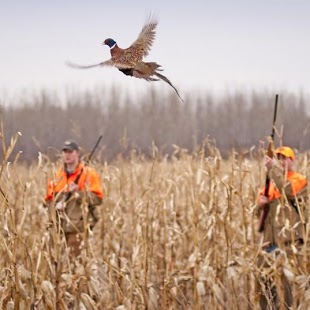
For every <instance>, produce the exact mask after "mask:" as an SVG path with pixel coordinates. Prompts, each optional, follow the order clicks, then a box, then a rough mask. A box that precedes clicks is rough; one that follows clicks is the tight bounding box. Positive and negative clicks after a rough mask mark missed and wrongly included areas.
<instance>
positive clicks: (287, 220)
mask: <svg viewBox="0 0 310 310" xmlns="http://www.w3.org/2000/svg"><path fill="white" fill-rule="evenodd" d="M274 154H275V155H276V157H275V158H271V157H269V156H267V155H266V156H265V166H266V168H267V173H268V175H269V178H270V183H269V188H268V195H267V196H266V195H265V193H266V191H265V188H263V189H262V190H261V191H260V193H259V195H258V203H257V204H258V206H259V207H260V208H261V209H262V211H263V210H265V212H266V214H267V215H266V218H265V221H264V229H263V242H264V249H265V251H266V252H268V253H271V252H273V251H274V250H275V249H277V248H281V249H282V250H285V251H286V252H287V253H289V252H290V251H292V246H294V248H295V249H298V248H301V247H302V246H303V245H304V243H305V241H306V240H307V239H308V238H306V235H305V234H306V229H305V228H306V225H305V220H306V219H307V216H306V213H307V212H308V210H306V207H307V203H306V201H307V197H308V196H307V179H306V177H305V176H303V175H302V174H300V173H298V172H295V171H294V160H295V154H294V151H293V150H292V149H291V148H290V147H288V146H281V147H279V148H277V149H276V150H275V152H274ZM267 208H268V209H267ZM263 261H264V260H263ZM259 264H261V266H263V265H264V264H265V263H263V262H261V263H259ZM282 281H283V285H282V290H284V294H282V296H283V297H284V300H282V301H281V302H280V301H279V300H277V301H274V302H275V303H279V302H280V303H282V305H283V304H286V305H287V306H288V307H290V306H291V305H292V292H291V288H290V285H289V283H288V281H287V279H286V278H285V276H283V277H282ZM274 289H275V288H274ZM282 293H283V292H282ZM265 294H266V292H261V293H260V305H261V308H262V309H267V306H268V301H267V298H266V295H265ZM271 295H273V296H274V297H273V298H280V297H279V296H281V294H276V293H275V292H272V293H271Z"/></svg>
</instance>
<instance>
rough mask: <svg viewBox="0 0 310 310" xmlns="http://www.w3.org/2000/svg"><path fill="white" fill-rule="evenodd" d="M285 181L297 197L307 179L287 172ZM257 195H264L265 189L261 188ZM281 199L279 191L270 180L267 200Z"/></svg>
mask: <svg viewBox="0 0 310 310" xmlns="http://www.w3.org/2000/svg"><path fill="white" fill-rule="evenodd" d="M287 180H288V181H289V182H290V184H291V188H292V194H293V195H297V194H298V193H299V192H300V191H301V190H302V189H303V188H304V187H305V186H306V185H307V179H306V178H305V177H304V176H303V175H302V174H300V173H297V172H294V171H288V173H287ZM259 195H265V188H262V189H261V190H260V192H259ZM280 197H281V192H280V190H279V189H278V188H277V187H276V185H275V184H274V182H273V181H272V180H271V181H270V184H269V190H268V198H269V200H270V201H271V200H274V199H277V198H280Z"/></svg>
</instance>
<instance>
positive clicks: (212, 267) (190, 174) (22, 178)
mask: <svg viewBox="0 0 310 310" xmlns="http://www.w3.org/2000/svg"><path fill="white" fill-rule="evenodd" d="M18 139H19V134H18V133H17V134H15V135H14V136H13V137H12V138H11V140H10V141H9V143H6V142H5V141H4V139H2V150H3V154H4V155H3V157H4V158H3V162H2V165H1V170H0V178H1V179H0V180H1V183H0V184H1V198H0V214H1V216H0V221H1V235H0V238H1V240H0V267H1V268H0V305H1V307H2V309H118V310H123V309H259V305H258V298H257V297H258V296H257V294H256V292H255V283H256V282H257V280H258V279H259V276H260V270H258V268H257V263H256V261H257V258H258V256H259V255H263V254H262V253H261V250H260V246H261V236H260V235H259V234H258V233H257V226H258V217H257V208H256V204H255V202H256V197H257V191H258V188H259V187H260V186H261V185H262V184H264V178H265V171H264V165H263V163H262V158H263V154H264V150H263V149H260V150H258V154H259V156H254V155H253V153H252V150H251V149H249V150H245V151H244V152H243V153H237V152H235V151H233V150H232V151H231V153H230V156H229V158H228V159H225V160H224V159H223V158H222V156H221V154H220V151H219V150H218V149H217V148H216V146H215V145H214V143H213V142H212V141H210V140H205V141H204V143H203V145H202V146H201V147H197V148H196V150H195V151H194V152H192V153H189V152H188V151H186V150H185V149H181V148H178V147H176V146H175V150H174V153H173V155H172V156H163V155H161V154H160V153H159V152H158V150H157V148H156V146H155V145H153V146H152V156H151V157H145V156H144V155H142V154H139V153H138V152H135V151H134V150H132V151H131V153H130V156H129V157H128V158H126V159H123V158H122V157H119V158H117V159H115V160H114V161H113V162H111V163H109V164H107V163H98V162H93V163H92V164H91V165H92V166H93V167H95V168H96V169H97V171H98V172H99V173H100V176H101V179H102V184H103V188H104V192H105V198H104V202H103V204H102V205H101V206H100V221H99V222H98V223H97V225H96V227H95V228H94V230H93V231H89V230H88V231H87V234H88V238H86V236H85V235H84V236H82V238H84V247H83V250H82V254H81V256H80V257H79V258H77V259H75V260H72V259H70V256H69V255H68V250H67V248H66V244H65V240H64V237H63V236H62V234H61V232H60V231H59V227H58V224H57V213H56V212H55V210H54V209H53V208H52V207H50V208H48V209H47V208H45V207H44V203H43V197H44V195H45V189H46V184H47V179H48V178H50V177H51V176H52V173H53V172H54V171H55V169H57V168H58V167H59V165H60V162H56V163H55V162H51V161H50V160H49V158H48V157H47V156H44V155H42V154H40V156H39V157H38V159H37V161H36V162H34V163H32V164H27V165H26V164H23V163H20V162H19V158H18V157H19V153H17V155H16V157H14V158H11V157H12V156H11V155H12V154H13V150H14V148H15V147H16V143H17V141H18ZM206 149H207V150H208V156H207V155H206V152H205V150H206ZM296 161H297V163H296V164H297V166H298V171H300V172H301V173H303V174H305V175H307V177H308V179H310V178H309V176H310V165H309V163H310V157H309V154H307V153H302V154H298V158H297V160H296ZM307 236H308V237H309V224H308V234H307ZM306 242H307V245H308V246H307V247H305V249H306V250H307V251H308V252H309V243H310V241H309V240H306ZM306 250H304V251H303V252H301V253H300V252H296V253H295V254H293V255H292V257H287V256H286V254H285V253H281V255H279V256H277V257H274V264H273V265H272V270H269V272H272V273H273V275H274V281H275V282H277V281H278V280H279V277H280V276H279V274H280V272H281V271H284V274H285V275H286V276H287V278H288V279H289V281H290V283H291V285H292V290H293V295H294V303H295V305H294V306H295V308H296V309H297V308H298V307H299V308H298V309H309V307H310V287H309V271H310V265H309V262H308V261H306V263H305V264H304V265H299V264H297V263H296V261H297V260H298V259H300V257H299V256H303V257H307V255H308V258H309V253H307V252H306Z"/></svg>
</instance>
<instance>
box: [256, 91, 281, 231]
mask: <svg viewBox="0 0 310 310" xmlns="http://www.w3.org/2000/svg"><path fill="white" fill-rule="evenodd" d="M278 98H279V95H278V94H276V99H275V106H274V112H273V123H272V132H271V135H270V141H269V145H268V150H267V155H268V156H269V157H273V144H274V143H273V142H274V132H275V124H276V119H277V109H278ZM269 185H270V178H269V175H268V173H267V175H266V182H265V193H264V196H266V197H268V196H269V195H268V193H269ZM269 209H270V205H269V204H266V205H265V206H264V208H263V210H262V211H261V213H260V219H259V225H258V232H260V233H261V232H263V231H264V229H265V222H266V218H267V215H268V212H269Z"/></svg>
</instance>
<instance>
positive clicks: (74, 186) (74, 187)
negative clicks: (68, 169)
mask: <svg viewBox="0 0 310 310" xmlns="http://www.w3.org/2000/svg"><path fill="white" fill-rule="evenodd" d="M78 188H79V187H78V185H77V184H75V183H70V184H69V192H71V193H73V192H75V191H77V190H78Z"/></svg>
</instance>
